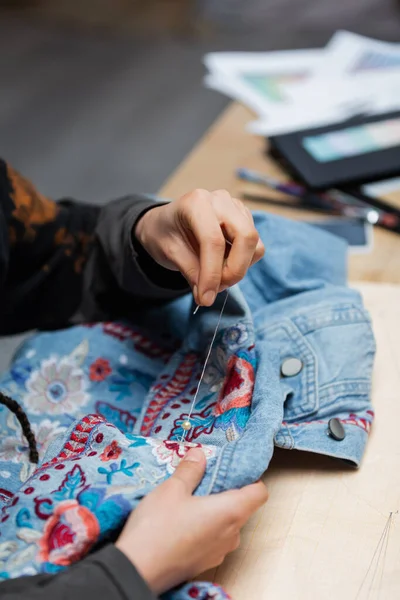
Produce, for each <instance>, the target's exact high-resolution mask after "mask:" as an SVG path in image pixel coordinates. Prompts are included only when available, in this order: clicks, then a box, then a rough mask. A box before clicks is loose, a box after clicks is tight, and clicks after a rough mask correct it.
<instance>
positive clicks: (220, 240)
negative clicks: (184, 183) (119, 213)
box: [135, 190, 264, 306]
mask: <svg viewBox="0 0 400 600" xmlns="http://www.w3.org/2000/svg"><path fill="white" fill-rule="evenodd" d="M135 235H136V238H137V239H138V241H139V242H140V243H141V244H142V246H143V247H144V248H145V249H146V251H147V252H148V253H149V254H150V255H151V256H152V257H153V259H154V260H155V261H157V262H158V263H159V264H160V265H162V266H163V267H166V268H167V269H171V270H175V271H180V272H181V273H182V274H183V275H184V277H185V278H186V279H187V281H188V282H189V284H190V285H191V287H192V289H193V295H194V298H195V301H196V302H197V304H201V305H204V306H210V305H211V304H213V302H214V300H215V297H216V295H217V293H218V292H220V291H222V290H224V289H226V288H227V287H230V286H231V285H234V284H235V283H237V282H238V281H240V280H241V279H242V278H243V277H244V276H245V274H246V272H247V269H248V268H249V267H250V266H251V265H253V264H254V263H255V262H257V261H258V260H260V258H262V256H263V255H264V245H263V243H262V241H261V240H260V238H259V235H258V232H257V230H256V228H255V227H254V221H253V217H252V215H251V213H250V211H249V209H248V208H247V207H246V206H245V205H244V204H243V203H242V202H240V200H236V199H235V198H232V197H231V196H230V194H229V193H228V192H227V191H225V190H217V191H215V192H207V191H206V190H195V191H194V192H190V193H189V194H186V195H185V196H183V197H182V198H180V199H179V200H176V201H175V202H171V203H170V204H166V205H163V206H159V207H156V208H153V209H151V210H149V211H147V212H146V213H145V214H144V215H143V217H142V218H141V219H140V220H139V222H138V223H137V225H136V229H135ZM227 242H228V244H229V245H227Z"/></svg>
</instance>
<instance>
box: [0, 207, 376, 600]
mask: <svg viewBox="0 0 400 600" xmlns="http://www.w3.org/2000/svg"><path fill="white" fill-rule="evenodd" d="M255 220H256V225H257V228H258V230H259V232H260V235H261V237H262V239H263V241H264V243H265V245H266V255H265V258H264V259H263V260H262V261H261V262H260V263H258V264H257V265H255V266H254V267H252V268H251V269H250V271H249V273H248V275H247V276H246V278H245V279H244V280H243V282H241V284H240V285H239V286H235V288H233V289H232V290H231V291H230V295H229V298H228V301H227V304H226V309H225V312H224V315H223V318H222V321H221V327H220V330H219V333H218V336H217V338H216V342H215V345H214V347H213V352H212V355H211V359H210V363H209V366H208V368H207V370H206V374H205V378H204V381H203V383H202V385H201V388H200V393H199V396H198V399H197V402H196V406H195V408H194V410H193V414H192V416H191V422H192V428H191V429H190V430H189V431H188V432H187V434H186V438H185V441H184V443H183V444H180V441H181V439H182V434H183V429H182V422H183V421H184V420H185V419H186V418H187V416H188V412H189V409H190V406H191V402H192V399H193V397H194V393H195V390H196V386H197V382H198V379H199V376H200V372H201V369H202V365H203V361H204V357H205V354H206V352H207V349H208V345H209V342H210V339H211V337H212V334H213V332H214V329H215V326H216V323H217V321H218V317H219V311H220V309H221V305H222V302H223V300H224V294H221V295H220V296H219V297H218V299H217V301H216V303H215V306H214V307H213V308H211V309H200V311H199V312H198V313H197V315H195V316H192V315H191V308H192V305H191V298H189V297H185V298H181V299H179V300H177V301H175V302H172V303H169V304H166V305H165V306H163V307H162V308H158V309H152V310H149V311H146V312H144V313H143V314H141V315H139V316H138V322H140V328H139V327H137V326H135V325H132V324H131V325H127V324H115V323H99V324H94V325H90V326H89V325H88V326H78V327H74V328H71V329H69V330H66V331H61V332H56V333H42V334H39V335H37V336H35V337H33V338H31V339H30V340H29V341H28V342H26V343H25V344H24V345H23V346H22V347H21V348H20V350H19V352H18V353H17V355H16V357H15V360H14V362H13V365H12V368H11V369H10V371H9V372H8V373H6V374H5V375H4V376H3V377H2V379H1V380H0V387H1V389H2V390H3V391H4V392H6V393H8V394H9V395H11V396H13V397H14V398H15V399H17V400H19V401H20V402H21V403H22V404H23V406H24V409H25V410H26V412H27V414H28V416H29V418H30V421H31V422H32V427H33V430H34V432H35V434H36V437H37V441H38V445H39V450H40V455H41V463H40V465H39V468H38V469H37V470H36V471H34V469H33V468H32V465H30V464H29V462H28V460H27V456H28V452H27V444H26V442H25V440H24V438H23V436H22V434H21V431H20V429H19V425H18V423H17V422H16V421H15V418H14V417H13V415H11V414H10V413H9V411H7V410H6V409H5V408H4V407H2V408H1V410H0V488H2V489H1V490H0V506H1V504H2V505H3V508H2V515H1V519H2V525H1V538H0V573H2V576H3V577H16V576H18V575H21V574H32V573H36V572H57V571H58V570H60V569H63V568H65V566H67V565H68V564H71V563H72V562H75V561H76V560H79V559H80V558H81V557H82V556H84V555H85V554H86V553H87V552H88V551H89V550H90V548H91V547H92V546H93V544H95V543H101V542H104V541H105V540H107V539H108V537H109V536H110V535H115V533H116V532H117V531H118V530H119V529H120V528H121V527H122V525H123V523H124V521H125V519H126V518H127V515H128V514H129V512H130V511H131V509H132V508H134V507H135V506H136V505H137V503H138V502H139V501H140V500H141V498H143V496H145V495H146V494H147V493H149V491H151V489H153V488H154V487H155V486H156V485H158V484H159V483H160V482H162V481H163V480H165V479H166V478H167V477H169V476H170V475H171V474H172V473H173V471H174V468H175V466H176V465H177V464H178V462H179V460H180V458H181V457H182V456H183V455H184V454H185V452H186V451H187V450H188V448H190V447H191V446H193V445H194V446H196V445H199V444H201V445H202V447H203V449H204V451H205V453H206V456H207V461H208V464H207V471H206V474H205V476H204V478H203V480H202V482H201V484H200V485H199V487H198V489H197V491H196V493H197V494H203V495H204V494H210V493H216V492H220V491H223V490H227V489H231V488H236V487H241V486H243V485H246V484H248V483H251V482H254V481H256V480H258V479H259V477H260V476H261V475H262V474H263V472H264V471H265V470H266V469H267V468H268V465H269V462H270V460H271V457H272V454H273V450H274V446H279V447H282V448H287V449H297V450H303V451H308V452H316V453H320V454H326V455H329V456H332V457H335V458H338V459H343V460H345V461H349V462H350V463H351V464H353V465H359V463H360V461H361V458H362V455H363V452H364V449H365V445H366V442H367V438H368V431H369V428H370V425H371V422H372V419H373V411H372V408H371V404H370V387H371V371H372V365H373V358H374V353H375V343H374V338H373V334H372V330H371V325H370V320H369V317H368V314H367V312H366V311H365V309H364V307H363V304H362V300H361V298H360V295H359V294H358V293H357V292H355V291H354V290H351V289H349V288H348V287H346V246H345V244H344V243H343V242H342V241H341V240H339V239H338V238H336V237H334V236H331V235H330V234H327V233H326V232H324V231H322V230H319V229H317V228H315V229H314V228H312V227H310V226H307V225H301V224H298V223H293V222H291V221H287V220H284V219H281V218H278V217H275V216H272V215H269V216H267V215H265V214H264V213H263V214H256V215H255ZM290 357H295V358H298V359H300V361H301V363H302V365H303V368H302V370H301V371H300V372H299V373H298V375H295V376H293V377H282V376H281V365H282V363H283V362H284V361H285V359H287V358H290ZM90 414H91V415H92V416H87V415H90ZM99 415H100V416H99ZM333 417H335V418H337V419H339V420H340V421H341V423H342V425H343V427H344V431H345V438H344V439H343V440H342V441H337V440H335V439H334V438H333V437H331V436H330V435H328V433H329V430H328V422H329V420H330V419H331V418H333ZM60 525H62V528H61V529H62V531H66V530H68V531H69V532H70V533H71V536H72V537H73V538H74V541H73V542H71V541H65V539H64V538H62V536H61V534H60V531H61V529H60V527H59V526H60ZM182 590H183V588H182ZM182 590H181V591H180V592H179V594H181V595H180V596H176V600H177V599H178V598H186V597H185V596H184V593H185V592H184V591H182ZM174 594H178V592H174ZM172 597H174V596H172Z"/></svg>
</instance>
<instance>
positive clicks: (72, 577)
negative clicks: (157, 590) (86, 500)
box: [0, 544, 156, 600]
mask: <svg viewBox="0 0 400 600" xmlns="http://www.w3.org/2000/svg"><path fill="white" fill-rule="evenodd" d="M0 598H1V600H55V599H57V600H91V599H94V600H100V599H101V598H106V599H107V600H156V597H155V596H154V595H153V593H152V592H151V591H150V589H149V588H148V587H147V585H146V583H145V582H144V581H143V579H142V578H141V577H140V575H139V574H138V572H137V571H136V569H135V568H134V567H133V566H132V564H131V563H130V562H129V560H128V559H127V558H126V556H125V555H124V554H123V553H122V552H120V551H119V550H118V549H117V548H116V547H115V546H114V545H113V544H110V545H109V546H106V547H105V548H103V549H102V550H99V551H98V552H96V553H95V554H93V555H91V556H88V557H87V558H85V559H84V560H82V561H81V562H80V563H78V564H76V565H74V566H72V567H70V568H69V569H68V570H66V571H64V572H63V573H59V574H58V575H36V576H34V577H20V578H19V579H11V580H9V581H4V582H3V583H0Z"/></svg>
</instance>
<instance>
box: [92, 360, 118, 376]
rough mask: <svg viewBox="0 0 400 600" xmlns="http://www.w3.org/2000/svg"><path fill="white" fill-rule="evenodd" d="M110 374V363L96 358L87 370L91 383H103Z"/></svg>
mask: <svg viewBox="0 0 400 600" xmlns="http://www.w3.org/2000/svg"><path fill="white" fill-rule="evenodd" d="M111 373H112V368H111V367H110V362H109V361H108V360H106V359H105V358H98V359H97V360H95V361H94V362H93V363H92V364H91V365H90V368H89V377H90V379H91V380H92V381H104V380H105V379H106V377H108V376H109V375H110V374H111Z"/></svg>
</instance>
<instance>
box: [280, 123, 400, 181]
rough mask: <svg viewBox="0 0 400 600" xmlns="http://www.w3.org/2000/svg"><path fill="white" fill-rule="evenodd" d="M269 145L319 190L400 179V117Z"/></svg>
mask: <svg viewBox="0 0 400 600" xmlns="http://www.w3.org/2000/svg"><path fill="white" fill-rule="evenodd" d="M269 145H270V149H269V150H270V152H271V153H272V154H273V156H274V157H276V158H278V160H281V161H282V162H283V163H284V166H285V168H287V169H289V170H290V171H291V172H292V173H293V174H294V175H295V177H296V178H297V179H300V180H301V181H303V182H304V183H305V184H306V185H307V186H308V187H310V188H313V189H326V188H330V187H338V186H343V185H359V184H362V183H367V182H371V181H376V180H379V179H384V178H388V177H394V176H396V175H399V174H400V111H395V112H390V113H385V114H381V115H374V116H372V117H357V118H353V119H351V120H350V121H349V120H347V121H343V122H341V123H336V124H333V125H329V126H324V127H318V128H313V129H308V130H303V131H297V132H294V133H287V134H284V135H278V136H273V137H271V138H270V139H269Z"/></svg>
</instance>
